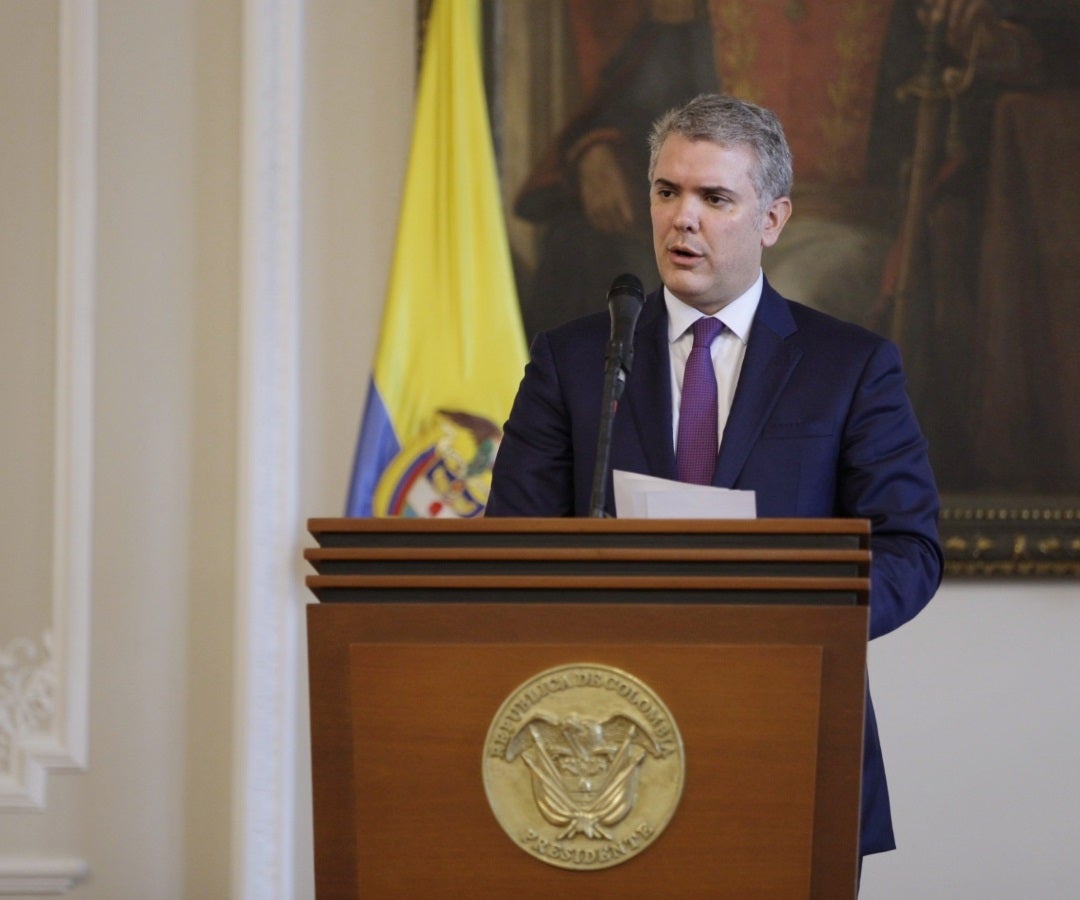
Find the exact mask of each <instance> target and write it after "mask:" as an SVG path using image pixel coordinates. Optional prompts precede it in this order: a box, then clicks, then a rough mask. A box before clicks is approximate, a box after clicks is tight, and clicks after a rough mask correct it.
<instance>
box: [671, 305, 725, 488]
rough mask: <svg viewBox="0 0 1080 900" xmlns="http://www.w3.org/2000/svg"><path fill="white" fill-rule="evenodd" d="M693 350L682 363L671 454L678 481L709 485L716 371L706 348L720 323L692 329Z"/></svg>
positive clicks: (707, 320) (700, 323) (703, 322)
mask: <svg viewBox="0 0 1080 900" xmlns="http://www.w3.org/2000/svg"><path fill="white" fill-rule="evenodd" d="M693 329H694V347H693V349H692V350H691V351H690V356H689V357H688V358H687V360H686V371H685V372H684V374H683V383H682V400H681V401H680V403H679V439H678V443H677V444H676V451H675V470H676V472H677V473H678V477H679V481H686V482H689V483H690V484H711V483H712V477H713V469H715V468H716V452H717V450H718V449H719V447H718V443H717V436H716V415H717V413H716V408H717V399H716V371H715V370H714V369H713V364H712V354H711V353H710V352H709V345H710V344H712V342H713V341H714V340H716V336H717V335H718V334H720V332H721V331H723V329H724V323H723V322H721V321H720V320H719V319H714V318H712V317H711V316H704V317H703V318H700V319H698V320H697V321H696V322H695V323H694V325H693Z"/></svg>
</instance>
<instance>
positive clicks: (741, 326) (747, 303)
mask: <svg viewBox="0 0 1080 900" xmlns="http://www.w3.org/2000/svg"><path fill="white" fill-rule="evenodd" d="M763 286H764V276H763V275H762V273H761V271H760V270H758V277H757V280H756V281H755V282H754V283H753V284H752V285H750V287H749V289H748V290H747V291H746V292H745V293H743V294H741V295H740V296H738V297H736V298H735V299H734V300H732V301H731V302H730V303H729V304H728V305H727V306H725V307H724V308H723V309H722V310H720V311H719V312H718V313H716V314H715V316H714V317H713V318H716V319H719V320H720V321H721V322H723V323H724V325H725V326H726V327H727V329H728V331H730V332H731V333H732V334H734V335H735V336H736V337H737V338H738V339H739V340H740V341H742V342H743V343H744V344H745V343H746V342H747V341H748V340H749V339H750V326H751V325H752V324H753V322H754V314H755V313H756V312H757V308H758V303H759V302H761V291H762V288H763ZM664 304H665V305H666V306H667V314H668V342H669V343H674V342H675V341H677V340H678V339H679V338H680V337H682V335H683V334H684V333H685V332H686V329H687V328H689V327H690V326H691V325H693V324H694V323H695V322H696V321H697V320H698V319H700V318H701V310H699V309H695V308H694V307H693V306H690V305H689V304H687V303H683V302H682V300H680V299H679V298H678V297H676V296H675V295H674V294H673V293H671V291H670V289H668V287H667V286H666V285H665V287H664Z"/></svg>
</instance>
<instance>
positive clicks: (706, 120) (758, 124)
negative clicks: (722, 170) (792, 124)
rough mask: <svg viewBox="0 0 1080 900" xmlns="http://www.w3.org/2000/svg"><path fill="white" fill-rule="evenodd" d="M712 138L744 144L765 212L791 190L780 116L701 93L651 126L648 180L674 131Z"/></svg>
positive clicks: (696, 138) (742, 102)
mask: <svg viewBox="0 0 1080 900" xmlns="http://www.w3.org/2000/svg"><path fill="white" fill-rule="evenodd" d="M673 134H678V135H682V136H683V137H685V138H689V139H690V140H692V141H712V142H713V143H714V144H722V145H723V146H725V147H736V146H744V147H748V148H749V149H750V150H752V151H753V153H754V156H755V157H756V159H757V163H756V164H755V165H754V166H753V168H752V169H751V170H750V180H751V182H752V183H753V185H754V190H755V191H757V195H758V201H759V202H760V204H761V208H762V210H765V209H767V208H768V206H769V204H770V203H772V202H773V200H776V199H777V198H778V197H787V196H790V194H791V183H792V172H791V149H790V148H789V147H788V143H787V138H785V137H784V129H783V126H782V125H781V124H780V120H779V119H778V118H777V117H776V114H775V113H774V112H772V111H771V110H768V109H765V108H764V107H762V106H757V105H756V104H753V103H749V102H747V101H745V100H737V99H736V98H734V97H728V96H725V95H723V94H699V95H698V96H697V97H695V98H694V99H693V100H691V101H690V102H689V103H687V104H686V105H685V106H680V107H677V108H675V109H670V110H668V111H667V112H666V113H664V114H663V115H662V116H661V117H660V118H659V119H657V120H656V122H655V123H654V124H653V128H652V133H651V134H650V135H649V183H650V184H651V183H652V180H653V173H654V172H655V170H656V159H657V157H658V156H659V155H660V148H661V147H662V146H663V145H664V141H666V140H667V139H668V138H669V137H671V135H673Z"/></svg>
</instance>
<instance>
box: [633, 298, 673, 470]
mask: <svg viewBox="0 0 1080 900" xmlns="http://www.w3.org/2000/svg"><path fill="white" fill-rule="evenodd" d="M623 403H624V404H625V405H627V406H628V407H629V410H628V411H629V412H630V413H631V417H632V419H633V422H634V426H635V429H636V432H637V438H638V442H639V443H640V445H641V449H642V452H643V454H644V456H645V460H646V462H647V463H648V467H649V474H651V475H656V476H658V477H660V478H674V477H675V449H674V447H673V446H672V439H671V362H670V360H669V358H668V335H667V311H666V309H665V307H664V298H663V294H662V293H661V292H659V291H658V292H656V293H653V294H650V295H649V298H648V301H647V302H646V304H645V308H644V309H643V310H642V312H641V319H640V321H639V322H638V327H637V331H636V333H635V336H634V368H633V370H632V371H631V372H630V378H629V381H628V383H627V386H626V393H625V395H624V397H623Z"/></svg>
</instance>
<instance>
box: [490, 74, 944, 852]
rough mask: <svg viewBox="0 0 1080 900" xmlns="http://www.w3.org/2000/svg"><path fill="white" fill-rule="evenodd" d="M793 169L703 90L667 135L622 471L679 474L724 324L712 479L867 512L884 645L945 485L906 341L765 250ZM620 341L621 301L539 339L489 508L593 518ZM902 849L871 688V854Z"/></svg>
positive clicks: (660, 139)
mask: <svg viewBox="0 0 1080 900" xmlns="http://www.w3.org/2000/svg"><path fill="white" fill-rule="evenodd" d="M791 180H792V176H791V154H790V151H789V149H788V145H787V141H786V139H785V137H784V133H783V130H782V128H781V126H780V123H779V121H778V120H777V119H776V117H775V115H773V114H772V113H771V112H769V111H767V110H765V109H762V108H761V107H758V106H755V105H753V104H750V103H746V102H743V101H739V100H735V99H733V98H730V97H724V96H718V95H715V94H705V95H701V96H699V97H697V98H696V99H694V100H692V101H691V102H690V103H688V104H687V105H685V106H684V107H682V108H680V109H676V110H673V111H671V112H669V113H667V114H666V115H664V116H663V117H661V119H660V120H659V121H658V122H657V123H656V125H655V126H654V129H653V133H652V136H651V161H650V171H649V181H650V185H651V187H650V210H651V218H652V229H653V244H654V249H655V252H656V260H657V266H658V269H659V272H660V275H661V278H662V280H663V287H662V289H661V290H658V291H656V292H655V293H653V294H651V295H650V296H649V297H648V298H647V299H646V302H645V306H644V308H643V310H642V313H641V316H640V318H639V320H638V326H637V330H636V334H635V338H634V364H633V369H632V372H631V373H630V375H629V377H628V378H627V381H626V387H625V390H624V393H623V396H622V398H621V400H620V401H619V407H618V414H617V416H616V418H615V424H614V432H613V437H612V447H611V460H612V466H613V468H616V469H623V470H627V471H630V472H639V473H644V474H648V475H654V476H660V477H664V478H676V477H677V472H678V466H677V456H678V446H679V444H680V443H686V444H689V439H686V440H685V441H684V437H683V432H680V418H683V419H684V422H683V424H684V426H687V427H688V426H689V425H691V424H693V422H692V421H689V420H690V417H680V415H679V411H680V401H681V399H682V397H681V394H682V389H683V381H684V372H685V371H686V366H687V359H688V357H689V355H690V353H691V344H692V337H691V335H690V334H689V329H690V328H691V327H692V326H693V323H694V322H695V320H697V319H701V318H703V317H705V316H710V317H715V318H717V319H719V320H721V321H722V322H723V323H724V328H723V330H722V333H721V334H720V335H719V337H717V338H716V339H715V340H713V342H712V344H711V347H710V352H711V357H712V368H713V370H714V372H715V375H716V380H717V383H718V390H717V393H716V396H717V400H716V401H715V404H716V406H717V410H716V412H717V416H716V419H715V420H714V421H715V423H716V424H715V431H716V434H715V435H713V436H712V440H713V441H714V444H713V446H714V447H715V446H716V443H715V442H717V441H718V444H719V450H718V452H716V453H715V457H714V459H715V464H714V465H712V466H710V467H709V468H710V470H711V477H710V476H709V475H708V474H706V476H705V478H704V479H703V480H705V481H707V482H709V483H711V484H713V485H715V486H717V487H727V488H739V489H746V490H752V491H754V492H755V493H756V498H757V510H758V515H759V516H762V517H792V516H802V517H841V516H843V517H857V518H867V519H869V520H870V521H871V524H872V549H873V572H872V586H871V609H870V635H871V637H877V636H878V635H881V634H886V633H887V632H889V631H892V630H893V629H894V628H896V627H898V626H899V625H902V624H903V623H904V622H906V621H908V620H909V619H911V618H912V617H913V616H915V615H916V613H918V612H919V611H920V610H921V609H922V608H923V606H925V605H926V603H927V602H928V601H929V600H930V598H931V596H933V594H934V591H935V590H936V589H937V586H938V584H939V582H940V579H941V571H942V553H941V548H940V546H939V543H938V538H937V513H938V496H937V490H936V488H935V485H934V479H933V475H932V474H931V471H930V465H929V462H928V460H927V453H926V441H925V440H924V438H923V436H922V434H921V432H920V431H919V427H918V424H917V423H916V421H915V417H914V414H913V412H912V409H911V405H910V403H909V402H908V398H907V396H906V394H905V391H904V377H903V373H902V371H901V365H900V358H899V353H898V351H897V349H896V347H895V346H894V345H893V344H891V343H889V342H888V341H886V340H884V339H883V338H880V337H878V336H876V335H874V334H872V333H870V332H869V331H866V330H864V329H862V328H860V327H858V326H855V325H850V324H847V323H844V322H841V321H839V320H838V319H834V318H832V317H830V316H827V315H825V314H824V313H821V312H817V311H814V310H811V309H809V308H807V307H804V306H802V305H800V304H798V303H794V302H792V301H789V300H786V299H784V298H783V297H781V296H780V295H779V294H777V293H776V292H775V291H774V290H773V289H772V288H771V287H770V286H769V284H768V282H767V281H765V279H764V276H763V275H762V272H761V254H762V250H763V248H765V247H769V246H771V245H772V244H774V243H775V242H776V240H777V238H778V237H779V236H780V233H781V231H782V230H783V228H784V224H785V223H786V222H787V220H788V217H789V216H790V214H791V201H790V199H789V195H790V192H791ZM608 337H609V317H608V314H607V313H606V312H602V313H598V314H596V315H592V316H586V317H585V318H582V319H578V320H575V321H573V322H570V323H569V324H566V325H563V326H561V327H559V328H556V329H553V330H551V331H548V332H543V333H541V334H539V335H537V337H536V339H535V340H534V342H533V345H532V351H531V353H532V358H531V361H530V362H529V364H528V366H527V367H526V370H525V376H524V379H523V380H522V382H521V386H520V388H519V390H518V395H517V398H516V400H515V402H514V406H513V409H512V411H511V413H510V419H509V421H508V422H507V423H506V428H505V434H504V437H503V442H502V445H501V448H500V450H499V453H498V456H497V457H496V460H495V466H494V471H493V477H492V489H491V494H490V497H489V499H488V506H487V514H488V515H492V516H570V515H587V514H588V512H589V502H590V494H591V486H592V477H593V467H594V462H595V458H596V446H597V439H598V430H599V418H600V410H601V404H602V393H603V381H604V353H605V348H606V345H607V341H608ZM706 365H707V364H706ZM697 418H698V416H697V415H695V416H694V417H693V419H694V421H696V420H697ZM698 437H699V438H700V436H698ZM705 437H706V438H708V437H709V436H708V435H706V436H705ZM710 461H711V460H710ZM612 493H613V492H612V490H611V489H610V487H609V489H608V491H607V496H608V497H611V496H612ZM610 511H611V510H610V506H609V512H610ZM894 847H895V842H894V840H893V832H892V822H891V817H890V813H889V799H888V790H887V787H886V783H885V771H884V766H883V763H882V758H881V750H880V747H879V744H878V734H877V725H876V722H875V720H874V713H873V707H872V705H871V704H870V702H869V695H867V721H866V735H865V749H864V764H863V797H862V838H861V848H860V850H861V854H863V855H865V854H867V853H876V852H880V851H883V850H891V849H893V848H894Z"/></svg>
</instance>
